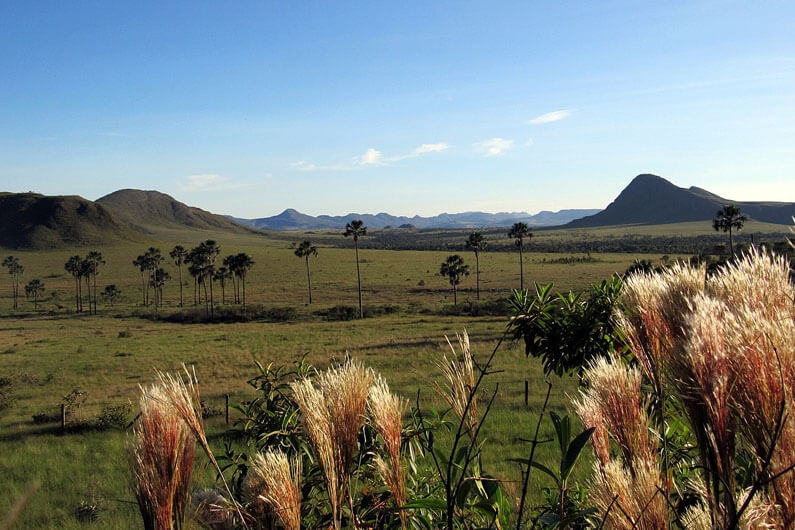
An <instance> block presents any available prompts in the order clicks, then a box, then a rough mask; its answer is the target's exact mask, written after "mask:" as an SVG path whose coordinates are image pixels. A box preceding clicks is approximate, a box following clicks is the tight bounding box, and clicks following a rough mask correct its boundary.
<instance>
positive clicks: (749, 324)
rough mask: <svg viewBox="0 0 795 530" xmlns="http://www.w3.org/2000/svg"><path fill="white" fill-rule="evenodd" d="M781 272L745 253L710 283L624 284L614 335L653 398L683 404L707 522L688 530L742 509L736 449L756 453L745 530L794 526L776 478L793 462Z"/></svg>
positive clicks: (793, 292) (792, 337) (693, 272)
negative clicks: (627, 348)
mask: <svg viewBox="0 0 795 530" xmlns="http://www.w3.org/2000/svg"><path fill="white" fill-rule="evenodd" d="M789 272H790V271H789V266H788V264H787V263H786V261H785V260H784V259H783V258H782V257H776V256H771V255H767V254H763V253H761V252H759V251H756V250H753V251H751V252H749V253H748V254H747V255H745V256H744V257H742V258H741V259H739V260H738V261H737V262H735V263H734V264H732V265H729V266H727V267H725V268H724V269H722V270H720V271H719V272H718V273H717V274H715V275H714V276H712V277H709V278H705V276H704V275H703V270H701V269H694V268H690V267H685V266H679V267H676V268H672V269H671V270H669V271H668V272H666V273H664V274H659V275H637V276H634V277H632V278H630V279H629V280H628V281H627V283H626V285H627V291H626V296H625V298H624V301H625V304H626V309H625V310H624V311H622V312H621V313H619V315H618V322H619V325H620V328H621V330H622V332H623V333H624V335H625V336H626V337H627V339H628V342H629V343H630V345H631V347H632V350H633V352H634V353H635V355H636V358H637V359H638V361H639V365H640V367H641V369H642V370H643V373H644V375H645V376H646V377H647V379H649V380H650V381H651V382H652V383H653V386H654V390H655V393H657V394H658V395H657V396H656V398H657V399H658V400H661V399H662V396H664V395H666V394H668V395H675V396H678V398H679V399H681V401H682V403H683V404H684V406H685V410H686V412H687V416H688V419H689V421H690V423H691V425H692V426H693V431H694V433H695V435H696V438H697V441H698V446H699V453H700V457H701V464H702V466H701V468H702V473H703V482H702V483H701V484H702V488H700V489H699V491H701V493H700V495H701V496H702V498H703V500H704V506H705V509H706V510H707V514H706V515H705V514H703V513H702V514H700V513H695V512H692V513H690V514H689V517H691V518H692V520H693V524H695V525H699V524H701V523H699V521H701V522H703V521H704V520H706V519H705V518H707V519H708V520H710V521H712V524H721V525H727V524H731V522H732V520H734V519H736V516H735V515H734V512H735V510H737V509H740V507H742V505H743V504H744V500H745V498H746V496H747V495H748V494H749V493H748V492H745V493H742V494H740V493H738V492H737V491H735V485H734V484H735V469H734V467H735V451H736V448H737V446H738V444H739V443H740V440H742V441H743V442H745V443H747V445H748V447H749V448H750V449H751V451H752V452H753V453H754V455H755V458H756V472H757V476H758V479H757V485H756V489H754V490H753V491H754V493H755V494H756V496H755V497H754V498H752V500H751V502H750V504H749V509H748V511H747V512H746V513H745V514H743V521H745V523H744V524H752V523H751V522H749V521H756V523H754V524H763V523H764V524H767V523H769V522H771V521H772V522H773V524H775V525H778V526H781V527H787V528H789V527H791V526H792V525H793V524H795V476H793V473H791V472H789V473H785V474H783V475H782V476H778V477H777V476H776V475H777V474H778V473H780V472H783V471H785V470H787V469H788V468H789V466H791V465H792V464H793V460H794V459H795V456H794V455H795V420H793V418H792V412H793V407H794V406H795V405H794V404H793V403H794V401H793V396H794V395H795V320H794V319H795V306H793V300H795V287H794V286H793V284H792V283H791V282H790V279H789ZM608 383H609V381H604V382H602V383H598V382H597V383H596V384H597V385H599V384H608ZM630 412H631V411H630ZM582 416H583V419H584V420H585V418H586V417H587V418H589V421H592V418H593V417H595V416H597V414H595V413H594V412H593V411H590V410H588V409H587V407H583V414H582ZM628 418H630V419H634V417H633V416H632V415H631V414H630V415H629V416H628ZM610 434H611V435H613V436H614V435H615V433H614V432H613V431H612V429H611V432H610ZM619 444H620V445H621V442H619ZM622 450H623V445H622ZM600 458H601V457H600ZM773 477H775V480H772V479H773ZM757 490H761V491H757Z"/></svg>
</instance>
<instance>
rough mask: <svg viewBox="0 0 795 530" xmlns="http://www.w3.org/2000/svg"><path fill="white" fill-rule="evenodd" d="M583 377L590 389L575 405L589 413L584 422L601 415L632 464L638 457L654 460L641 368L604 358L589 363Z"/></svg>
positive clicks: (627, 461) (628, 462)
mask: <svg viewBox="0 0 795 530" xmlns="http://www.w3.org/2000/svg"><path fill="white" fill-rule="evenodd" d="M583 380H584V381H585V383H586V384H587V386H588V388H586V389H585V390H584V391H581V398H580V403H579V404H577V405H576V406H575V407H576V409H577V410H580V411H585V412H586V414H587V416H586V417H585V418H582V419H583V422H584V423H586V424H587V423H589V422H588V421H587V419H588V418H590V419H591V420H593V418H594V417H596V418H599V417H601V418H602V422H603V423H604V426H605V428H606V429H607V432H608V433H609V434H610V436H611V437H612V438H613V439H614V440H615V441H616V443H617V444H618V447H619V449H620V450H621V455H622V457H623V460H624V462H626V463H627V464H628V465H629V464H631V463H632V462H635V461H638V460H642V461H651V460H654V459H655V457H656V451H657V447H656V446H655V444H654V442H653V441H652V439H651V438H650V436H649V429H650V426H649V425H650V424H649V417H648V414H647V413H646V406H647V403H646V400H645V399H644V398H642V397H641V388H640V383H641V374H640V371H639V370H638V369H637V368H631V367H629V366H626V365H624V364H623V363H622V362H621V361H619V360H615V361H610V360H608V359H605V358H603V357H602V358H599V359H596V360H594V361H592V362H591V363H589V365H588V368H587V369H586V370H585V372H584V373H583ZM603 456H604V455H601V456H600V459H601V458H602V457H603Z"/></svg>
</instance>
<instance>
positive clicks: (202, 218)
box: [96, 189, 261, 234]
mask: <svg viewBox="0 0 795 530" xmlns="http://www.w3.org/2000/svg"><path fill="white" fill-rule="evenodd" d="M96 202H97V203H98V204H101V205H103V206H105V207H107V208H108V209H109V210H110V211H112V212H113V213H114V214H115V215H116V216H117V217H118V218H119V219H121V220H122V221H124V222H125V223H127V224H129V225H130V226H132V227H133V228H134V229H136V230H138V231H141V232H144V233H155V232H157V231H158V229H162V228H191V229H198V230H222V231H228V232H236V233H251V234H261V232H260V231H259V230H256V229H254V228H252V227H248V226H243V225H241V224H238V223H236V222H235V221H233V220H231V219H228V218H226V217H224V216H223V215H217V214H214V213H210V212H208V211H205V210H202V209H200V208H195V207H193V206H188V205H187V204H184V203H182V202H179V201H178V200H176V199H174V198H173V197H171V196H170V195H166V194H165V193H160V192H159V191H143V190H133V189H126V190H119V191H115V192H113V193H111V194H108V195H105V196H104V197H100V198H99V199H97V201H96Z"/></svg>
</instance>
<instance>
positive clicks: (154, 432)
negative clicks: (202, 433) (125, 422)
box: [130, 382, 196, 530]
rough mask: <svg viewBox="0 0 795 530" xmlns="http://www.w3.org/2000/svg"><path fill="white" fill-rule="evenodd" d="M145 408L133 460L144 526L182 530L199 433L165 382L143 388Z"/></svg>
mask: <svg viewBox="0 0 795 530" xmlns="http://www.w3.org/2000/svg"><path fill="white" fill-rule="evenodd" d="M140 406H141V415H140V418H139V419H138V422H137V424H136V427H135V430H134V432H133V441H132V444H131V452H130V461H131V462H130V463H131V467H132V472H133V491H134V493H135V497H136V499H137V501H138V507H139V510H140V512H141V517H142V518H143V523H144V528H146V529H152V530H155V529H157V530H161V529H174V528H176V529H180V528H182V526H183V520H184V516H185V507H186V504H187V500H188V488H189V485H190V478H191V474H192V473H193V460H194V456H195V447H196V445H195V441H194V436H193V434H192V432H191V430H190V428H189V427H188V426H187V425H186V424H185V422H184V421H182V419H181V418H180V416H179V414H178V412H177V410H176V409H175V407H174V406H172V404H171V402H170V401H169V400H168V396H167V392H166V390H165V388H164V386H163V384H162V383H160V382H158V383H155V384H153V385H151V386H150V387H148V388H141V397H140Z"/></svg>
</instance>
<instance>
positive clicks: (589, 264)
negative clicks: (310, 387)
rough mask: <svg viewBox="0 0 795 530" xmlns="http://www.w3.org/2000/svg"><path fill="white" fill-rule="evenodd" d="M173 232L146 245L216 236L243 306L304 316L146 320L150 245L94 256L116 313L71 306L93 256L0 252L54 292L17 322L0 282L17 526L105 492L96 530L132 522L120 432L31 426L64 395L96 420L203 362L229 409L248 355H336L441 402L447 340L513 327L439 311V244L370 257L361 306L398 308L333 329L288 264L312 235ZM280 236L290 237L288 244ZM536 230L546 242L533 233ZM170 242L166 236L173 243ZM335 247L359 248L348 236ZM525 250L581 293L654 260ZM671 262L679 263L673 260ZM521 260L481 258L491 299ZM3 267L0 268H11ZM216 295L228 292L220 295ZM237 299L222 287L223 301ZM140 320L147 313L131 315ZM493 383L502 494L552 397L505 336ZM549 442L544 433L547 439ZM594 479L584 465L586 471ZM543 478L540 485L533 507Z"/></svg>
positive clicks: (533, 277)
mask: <svg viewBox="0 0 795 530" xmlns="http://www.w3.org/2000/svg"><path fill="white" fill-rule="evenodd" d="M173 235H174V236H175V238H174V239H172V240H171V241H168V240H167V239H166V238H164V239H162V240H158V241H152V242H151V243H150V244H151V245H154V246H159V247H160V249H161V251H162V253H163V254H164V255H167V253H168V251H169V250H170V249H171V247H172V246H173V244H174V242H175V241H177V242H179V243H180V244H183V245H184V246H185V247H188V248H189V247H190V246H193V245H195V244H198V243H199V242H200V241H201V240H203V239H207V238H214V239H216V240H217V241H218V242H219V244H220V245H221V257H223V256H225V255H227V254H231V253H237V252H247V253H249V254H250V255H251V256H252V257H253V259H254V261H255V262H256V265H255V266H254V268H253V269H252V270H251V272H250V273H249V277H248V281H247V292H248V299H249V303H251V304H254V305H261V306H264V307H276V308H278V307H291V308H295V310H296V311H297V314H299V315H303V316H304V317H306V318H301V319H299V320H297V321H293V322H241V323H233V324H175V323H166V322H158V321H152V320H149V319H146V318H141V316H140V315H141V314H146V313H150V312H151V311H152V309H151V308H143V307H141V306H140V303H141V284H140V273H139V271H138V270H137V268H135V267H133V265H132V264H131V262H132V260H133V259H134V258H135V257H136V256H137V255H138V254H141V253H143V252H144V251H145V250H146V247H148V246H149V244H136V245H121V246H116V247H106V248H99V249H97V250H100V251H101V252H102V254H103V256H104V257H105V260H106V261H107V263H106V264H105V265H104V266H103V267H102V268H101V272H100V275H99V278H98V286H99V289H100V290H102V288H103V287H104V286H105V285H108V284H111V283H113V284H116V285H117V286H119V287H120V288H121V290H122V293H123V294H122V298H121V300H120V301H119V302H118V303H117V304H116V306H115V307H113V308H110V307H108V306H107V305H105V304H103V302H102V301H100V305H99V309H100V311H99V315H97V316H89V315H86V314H82V315H78V314H75V313H74V312H73V305H74V283H73V279H72V278H71V276H69V275H68V273H66V271H65V270H64V269H63V264H64V262H65V261H66V260H67V259H68V257H69V256H71V255H73V254H82V255H85V253H86V252H87V251H88V250H91V249H86V248H83V249H74V250H61V251H38V252H28V251H2V252H0V256H5V255H8V254H13V255H15V256H18V257H19V259H20V262H21V263H22V264H23V266H24V267H25V274H24V277H23V280H24V281H23V285H24V283H26V282H27V281H29V280H30V279H33V278H39V279H41V280H42V281H43V282H44V283H45V285H46V288H47V292H46V295H45V300H44V301H43V303H41V304H40V309H39V311H36V312H34V311H33V308H32V303H31V302H28V301H26V300H25V299H24V296H23V298H22V300H21V308H20V310H19V311H17V312H16V313H15V312H13V311H12V310H11V297H10V293H11V291H10V282H9V281H8V280H9V278H8V276H7V275H6V274H3V275H2V276H0V373H1V374H3V375H6V376H8V377H11V378H12V381H13V390H14V394H15V396H16V403H15V405H14V406H13V407H12V408H11V409H10V410H8V411H6V412H5V414H4V415H3V416H1V417H0V454H2V455H3V457H2V458H0V474H2V476H3V477H7V478H6V484H7V485H8V486H9V488H10V489H9V491H8V494H7V495H4V496H0V514H4V513H6V512H8V510H9V509H10V507H11V506H12V504H13V502H15V500H16V499H18V498H19V497H21V496H22V495H23V494H24V493H25V492H26V491H28V488H29V487H30V486H31V485H33V484H38V487H39V489H38V491H37V492H36V493H35V495H34V497H33V498H32V500H31V502H30V504H29V505H28V506H27V508H26V509H25V511H24V513H23V516H22V519H21V520H20V525H21V527H40V528H82V527H84V526H85V525H86V524H89V523H84V522H82V521H80V520H79V519H78V518H77V516H76V509H77V507H78V506H79V505H80V503H81V502H83V501H92V499H100V500H101V502H102V505H103V512H102V515H101V519H100V521H99V522H97V523H95V525H96V526H97V527H118V528H136V527H138V526H139V524H140V523H139V522H138V515H137V509H136V507H135V506H134V505H133V504H131V502H132V501H133V496H132V494H131V492H130V490H129V487H128V470H127V459H126V454H127V453H126V451H125V440H126V439H127V434H126V433H124V432H122V431H118V430H109V431H103V432H93V431H92V432H85V433H75V434H60V433H59V429H58V427H57V424H54V423H48V424H44V425H38V424H34V423H33V422H32V420H31V418H32V416H33V415H34V414H37V413H40V412H48V413H53V412H55V411H57V407H58V406H59V404H60V403H61V402H62V400H63V396H65V395H66V394H68V393H69V392H70V391H72V390H74V389H79V390H81V391H83V392H85V393H86V403H85V405H84V406H83V407H82V408H81V409H80V414H81V415H84V416H86V417H91V416H94V415H96V414H97V412H99V410H100V409H101V408H102V407H103V406H104V405H106V404H121V403H126V402H130V401H133V402H134V401H135V399H136V396H137V387H138V385H139V384H145V383H147V382H148V381H150V380H151V379H152V377H153V374H154V371H155V370H156V369H157V370H166V371H175V370H178V369H179V368H180V366H181V365H182V364H183V363H184V364H187V365H192V366H195V367H196V370H197V373H198V375H199V377H200V380H201V382H202V391H203V394H204V396H205V397H206V398H207V401H208V403H209V404H210V405H211V406H212V407H214V408H221V407H222V404H223V395H224V394H230V395H231V396H232V400H233V401H239V400H243V399H246V398H247V397H250V396H252V394H251V392H250V391H249V389H248V387H247V385H246V383H245V382H246V380H247V379H248V378H249V377H251V376H253V375H255V373H256V368H255V366H254V360H255V359H256V360H259V361H261V362H265V363H267V362H275V363H277V364H279V363H289V362H292V361H293V360H295V359H297V358H299V357H300V356H301V355H303V354H307V356H308V360H309V361H310V362H312V363H313V364H315V365H316V366H318V367H324V366H327V365H328V364H329V363H330V362H333V361H335V360H340V359H343V358H344V357H345V355H348V354H349V355H351V356H353V357H355V358H358V359H360V360H362V361H364V362H365V363H367V364H368V365H370V366H372V367H373V368H375V369H377V370H378V371H380V372H381V373H382V374H383V375H384V376H385V377H386V378H387V380H388V381H389V383H390V385H391V386H392V388H393V389H394V390H396V391H397V392H399V393H400V394H402V395H403V396H405V397H407V398H410V399H412V400H413V399H414V398H415V397H416V392H417V390H418V389H420V390H421V400H422V404H423V406H434V407H440V406H441V401H440V399H438V398H437V396H436V395H435V393H434V391H433V390H432V388H433V387H432V383H431V381H432V380H433V378H434V377H435V376H434V374H435V363H436V362H437V361H438V360H439V359H440V358H441V356H442V354H443V353H445V352H446V351H448V346H447V345H446V342H445V340H444V336H445V335H453V334H455V333H456V332H459V331H461V330H462V329H467V330H468V331H469V333H470V335H471V337H472V340H473V345H474V348H473V349H474V351H475V352H476V353H477V354H478V355H485V354H487V353H488V351H490V349H491V348H492V347H493V346H494V344H495V343H496V341H497V340H498V338H499V336H500V335H501V334H502V332H503V331H504V330H505V326H506V323H507V315H505V316H487V317H461V316H445V315H443V314H441V310H442V309H443V308H444V307H448V306H449V305H450V304H451V301H452V294H451V292H450V289H449V285H448V284H447V282H446V280H445V279H444V278H442V277H441V276H439V275H438V269H439V264H440V263H441V262H442V260H443V259H444V258H445V257H446V256H447V255H448V254H449V253H450V252H446V251H397V250H375V249H364V250H362V251H361V253H360V256H361V261H362V263H361V266H362V283H363V287H364V303H365V305H373V306H391V307H393V309H394V311H395V312H394V313H392V314H387V315H382V316H377V317H374V318H366V319H364V320H355V321H347V322H327V321H323V320H322V319H319V318H312V317H311V315H309V309H308V307H307V306H306V304H305V302H306V283H305V282H306V277H305V269H304V264H303V261H302V260H300V259H299V258H297V257H295V256H294V255H293V251H292V249H291V248H290V243H291V242H296V241H300V240H301V239H303V238H305V237H312V235H311V234H309V235H307V234H290V236H292V237H287V235H285V236H284V239H283V240H282V239H278V238H274V239H268V238H252V237H251V236H241V235H231V236H230V235H227V234H221V233H212V232H208V233H200V232H175V233H174V234H173ZM280 237H281V236H280ZM539 237H540V236H539ZM169 239H170V238H169ZM335 244H347V245H349V246H352V242H350V241H343V240H340V241H339V242H335ZM462 255H463V256H464V258H465V260H466V261H467V263H469V264H470V266H471V267H472V273H473V274H472V275H471V276H470V277H468V278H466V279H465V280H464V282H463V284H462V285H461V291H460V293H459V304H460V303H462V301H465V300H474V297H475V293H474V287H475V278H474V256H473V255H472V253H471V252H462ZM584 256H585V254H582V253H578V254H560V253H538V252H529V253H526V254H525V283H526V285H527V284H530V283H531V282H533V281H537V282H540V283H545V282H549V281H554V282H555V285H556V289H558V290H568V289H573V290H582V289H585V288H587V287H588V285H590V284H591V283H593V282H598V281H600V280H602V279H604V278H606V277H608V276H609V275H610V274H612V273H614V272H623V271H624V270H625V269H626V268H627V266H629V265H630V264H631V263H632V261H633V260H635V259H650V260H652V261H654V262H658V261H659V259H660V257H661V256H660V255H659V254H615V253H599V254H591V255H590V257H589V258H587V259H586V260H584V261H583V260H580V261H578V260H577V259H573V260H571V261H572V263H567V262H566V261H567V258H583V257H584ZM671 257H672V258H675V257H676V256H671ZM518 259H519V257H518V253H516V252H486V253H483V254H482V255H481V260H480V263H481V271H482V272H481V289H482V296H483V298H484V299H492V300H493V299H500V298H505V297H506V296H507V295H508V294H509V292H510V289H511V288H513V287H517V286H518ZM311 264H312V278H313V288H314V299H315V301H316V303H315V304H313V308H314V307H317V308H323V307H331V306H335V305H340V304H341V305H347V306H354V305H355V304H356V299H357V298H356V280H355V262H354V253H353V249H352V248H334V247H323V248H320V249H319V256H318V257H317V258H312V261H311ZM166 269H167V270H168V271H169V272H170V273H171V275H172V280H171V281H170V282H169V283H168V284H167V285H166V288H165V302H166V304H165V305H166V307H165V308H163V309H162V311H163V312H173V311H175V310H176V309H177V307H176V306H177V302H178V296H179V295H178V293H179V290H178V283H177V280H176V278H177V277H178V272H177V269H176V267H175V266H174V265H173V264H171V263H170V262H167V263H166ZM4 272H5V271H3V273H4ZM183 274H184V276H183V280H184V282H185V301H186V305H190V304H191V303H192V297H193V289H192V282H191V281H190V277H189V276H188V275H187V273H186V272H185V271H184V270H183ZM216 289H217V290H216V300H217V301H219V300H220V292H219V290H218V288H217V287H216ZM227 297H229V292H227ZM137 315H138V316H137ZM496 368H497V369H498V370H502V371H501V372H500V373H499V374H497V375H495V376H493V378H492V380H491V381H490V383H489V385H488V386H489V387H490V388H493V385H494V384H496V383H498V382H499V383H500V390H499V394H498V397H497V400H496V402H495V403H496V404H495V408H494V410H493V412H492V416H491V419H490V420H489V423H488V425H489V428H488V440H489V441H488V444H489V446H490V447H491V449H490V450H487V451H486V453H487V457H488V459H489V460H488V462H487V463H488V467H489V469H491V470H493V471H496V473H497V474H498V475H499V476H501V477H502V478H504V479H505V480H506V481H508V482H506V484H507V487H508V489H509V490H511V489H512V488H513V487H514V486H513V484H514V483H513V482H511V481H515V480H516V479H517V478H518V472H517V469H516V467H515V466H514V465H513V464H509V463H508V462H507V459H508V458H511V457H515V456H518V455H519V454H521V453H522V451H523V450H524V445H523V444H522V443H521V442H520V440H519V439H520V438H528V437H530V436H531V433H530V430H531V426H533V425H534V424H535V421H536V418H537V412H538V410H539V409H540V406H541V401H542V399H543V392H544V391H545V384H544V382H543V374H542V371H541V369H540V365H539V363H537V362H536V361H534V360H532V359H531V360H527V359H525V357H524V354H523V350H522V348H521V345H519V344H515V343H506V344H505V345H504V346H503V348H502V350H501V352H500V353H499V354H498V356H497V366H496ZM525 380H529V381H530V403H529V408H528V409H527V410H526V409H525V407H524V404H523V384H524V381H525ZM553 383H554V385H555V386H554V391H553V397H552V401H551V403H552V409H553V410H556V411H557V412H559V413H561V414H563V413H568V408H567V407H568V402H569V399H568V397H567V395H571V394H573V393H575V392H576V381H574V380H572V379H570V378H564V379H558V378H554V377H553ZM210 427H211V432H212V433H213V434H214V435H215V442H214V443H215V445H216V447H217V448H219V449H220V448H221V447H222V445H223V444H222V440H221V438H220V437H219V435H220V433H222V432H223V430H224V425H223V422H222V420H219V419H218V418H214V419H212V420H211V421H210ZM548 435H550V426H549V425H548V424H546V425H545V432H544V435H543V436H548ZM540 451H541V453H540V458H539V460H540V461H541V462H546V461H549V460H550V458H551V455H552V452H551V447H549V446H544V447H542V449H541V450H540ZM199 465H200V467H201V469H202V471H201V473H200V478H199V481H200V482H201V483H205V484H209V483H211V482H212V480H213V474H212V473H211V472H209V471H207V470H206V462H205V461H204V460H201V461H200V464H199ZM588 471H589V464H588V463H587V462H585V461H584V462H583V463H581V465H580V468H579V470H578V476H584V475H586V474H587V473H588ZM535 480H538V481H539V482H538V483H537V484H536V487H535V488H534V490H533V496H534V498H539V496H540V493H539V491H538V488H539V487H541V486H543V485H544V484H545V482H543V480H541V478H540V476H537V477H536V478H535Z"/></svg>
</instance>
